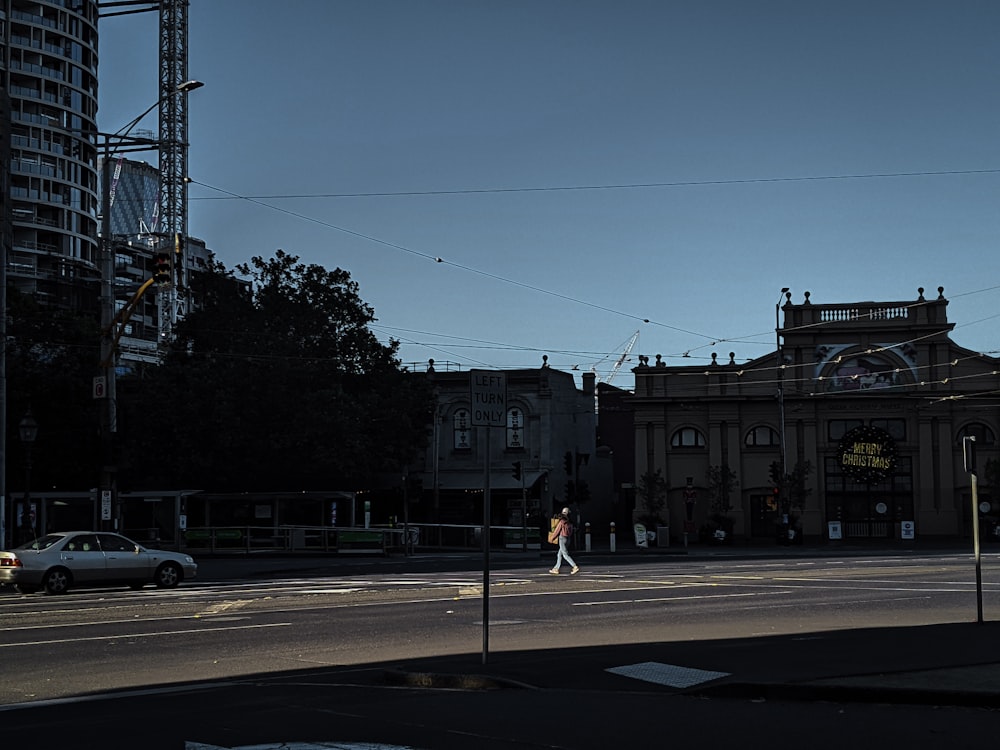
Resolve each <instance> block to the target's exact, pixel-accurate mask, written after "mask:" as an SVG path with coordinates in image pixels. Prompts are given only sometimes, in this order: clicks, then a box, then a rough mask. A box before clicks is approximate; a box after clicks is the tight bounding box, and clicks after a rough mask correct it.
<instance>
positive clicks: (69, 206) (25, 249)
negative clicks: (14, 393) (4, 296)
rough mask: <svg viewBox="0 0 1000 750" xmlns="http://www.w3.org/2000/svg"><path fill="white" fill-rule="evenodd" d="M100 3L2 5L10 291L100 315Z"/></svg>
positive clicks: (20, 0)
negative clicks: (98, 147) (97, 308)
mask: <svg viewBox="0 0 1000 750" xmlns="http://www.w3.org/2000/svg"><path fill="white" fill-rule="evenodd" d="M97 18H98V10H97V2H96V1H95V0H0V27H2V28H0V38H2V41H3V48H2V50H3V57H2V60H0V67H2V70H0V75H2V89H3V91H2V94H3V95H2V96H0V107H2V108H3V110H4V111H3V114H2V116H0V121H3V122H4V123H8V122H9V127H8V126H6V125H5V126H4V128H3V134H2V135H3V141H4V143H3V148H2V151H4V152H5V153H7V154H8V155H9V156H8V158H6V159H4V161H3V166H2V168H3V170H4V172H5V173H6V174H5V175H4V179H3V182H5V184H7V185H9V189H8V191H5V193H4V199H5V200H4V205H3V229H4V232H5V241H6V245H7V249H8V256H7V275H8V283H10V284H11V285H12V286H15V287H16V288H17V289H19V290H20V291H22V292H25V293H28V294H32V295H35V297H36V298H37V299H38V300H39V301H40V302H42V303H43V304H46V305H50V306H53V307H59V308H72V309H78V310H93V309H96V307H97V302H98V289H99V276H100V267H99V246H98V232H97V219H98V211H99V207H100V197H99V192H98V180H97V156H98V149H97V63H98V53H97V50H98V47H97V38H98V35H97Z"/></svg>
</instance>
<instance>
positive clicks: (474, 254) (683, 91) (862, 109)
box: [99, 0, 1000, 388]
mask: <svg viewBox="0 0 1000 750" xmlns="http://www.w3.org/2000/svg"><path fill="white" fill-rule="evenodd" d="M189 21H190V36H189V48H190V49H189V55H190V57H189V72H190V75H191V77H192V78H195V79H198V80H201V81H204V82H205V87H204V88H202V89H200V90H198V91H196V92H193V93H192V94H191V95H190V97H189V112H190V141H191V148H190V155H189V160H190V171H191V177H192V178H193V179H194V181H195V182H194V184H193V185H192V186H191V190H190V208H189V230H190V232H191V234H193V235H195V236H197V237H200V238H202V239H204V240H205V241H206V242H207V244H208V246H209V247H210V248H212V249H213V250H214V251H215V252H216V254H217V256H218V257H219V259H220V260H222V261H223V262H224V263H225V264H226V265H227V266H229V267H230V268H231V267H233V266H234V265H236V264H237V263H241V262H244V261H246V260H248V259H249V258H250V257H252V256H254V255H262V256H265V257H270V256H271V255H272V254H273V253H274V251H275V250H276V249H278V248H282V249H284V250H285V251H286V252H289V253H292V254H295V255H298V256H300V257H301V259H302V260H303V261H304V262H307V263H317V264H320V265H323V266H325V267H327V268H330V269H332V268H335V267H340V268H343V269H345V270H347V271H349V272H350V273H351V276H352V277H353V278H354V280H355V281H357V282H358V284H359V285H360V293H361V296H362V298H363V299H364V300H365V301H366V302H367V303H368V304H370V305H371V306H372V307H374V309H375V314H376V317H377V318H378V321H377V323H376V324H375V326H374V330H375V331H376V333H377V334H378V335H379V336H380V337H381V338H383V339H387V338H388V337H390V336H392V337H393V338H397V339H399V340H401V341H402V342H403V346H402V348H401V351H400V354H401V358H402V360H403V361H404V362H408V363H409V362H420V363H425V362H426V361H427V359H428V358H433V359H435V360H436V361H437V362H438V363H446V362H450V363H454V364H455V365H460V366H461V367H462V368H463V369H466V368H509V367H537V366H539V365H540V364H541V361H542V355H543V354H547V355H548V357H549V363H550V365H552V366H553V367H557V368H560V369H566V370H568V369H570V368H571V367H573V366H574V365H575V366H577V367H578V368H579V369H580V370H582V371H583V370H589V369H591V368H592V367H593V368H595V370H596V372H597V373H598V375H599V377H601V378H602V379H604V380H606V379H607V378H608V377H610V374H611V370H612V366H613V364H614V362H615V360H616V359H617V357H618V356H619V355H620V354H621V352H622V351H623V350H624V347H625V345H626V343H627V342H628V341H629V340H630V339H631V337H632V335H633V334H634V333H635V332H636V331H638V332H639V338H638V341H637V343H636V345H635V347H634V349H633V351H632V361H631V362H628V363H626V364H625V366H624V367H622V369H621V370H620V372H619V373H618V375H617V376H616V378H615V379H614V381H613V382H614V384H615V385H618V386H621V387H625V388H628V387H631V385H632V376H631V373H630V372H629V369H630V367H632V366H634V365H635V364H636V363H637V355H638V354H646V355H649V356H650V357H653V356H655V355H656V354H662V355H663V356H664V357H665V358H666V359H667V361H668V363H685V362H695V361H698V360H682V359H680V357H681V356H682V355H683V354H684V353H685V352H690V354H691V356H692V357H702V358H704V359H705V361H708V359H709V357H710V355H711V352H713V351H715V352H717V353H718V354H719V357H720V359H725V360H728V353H729V352H730V351H732V352H735V354H736V359H737V361H743V360H746V359H751V358H754V357H758V356H761V355H763V354H765V353H767V352H769V351H773V349H774V321H775V304H776V302H777V301H778V298H779V295H780V289H781V288H782V287H789V288H791V290H792V292H793V301H794V302H801V301H802V295H803V292H805V291H809V292H810V293H811V297H812V301H813V302H814V303H835V302H855V301H862V300H892V301H896V300H914V299H916V297H917V288H918V287H924V288H925V289H926V293H927V294H928V296H930V295H931V294H932V293H933V295H934V296H936V295H937V292H936V289H937V287H938V286H943V287H944V288H945V296H946V297H948V298H949V299H950V300H951V302H950V304H949V318H950V320H951V321H952V322H953V323H955V324H956V329H955V331H954V333H953V338H954V339H955V341H956V342H957V343H958V344H960V345H962V346H965V347H967V348H969V349H972V350H974V351H982V352H992V354H993V356H996V355H997V354H998V353H1000V304H998V303H1000V273H998V271H1000V263H998V260H997V245H998V239H1000V211H998V205H997V204H998V201H997V199H998V196H1000V138H998V135H997V134H998V133H1000V85H998V84H1000V5H998V4H997V3H996V2H995V1H994V0H983V1H981V2H980V1H978V0H955V1H954V2H943V1H935V2H929V1H924V0H907V2H890V1H889V0H881V1H879V0H875V1H872V0H865V1H857V2H856V1H854V0H841V1H839V2H828V1H822V2H821V1H818V0H817V1H812V0H787V1H785V2H780V1H769V0H753V1H752V0H656V1H650V2H646V1H645V0H603V1H597V0H503V1H501V0H493V1H491V2H486V1H480V0H284V1H283V2H281V3H274V2H271V1H269V0H191V7H190V11H189ZM156 24H157V18H156V14H142V15H137V16H131V17H122V18H108V19H106V20H104V21H103V22H102V26H101V69H100V75H101V90H100V107H101V109H100V113H99V122H100V125H101V129H102V130H105V131H113V130H116V129H117V128H118V127H120V126H121V125H122V124H124V123H126V122H128V121H129V120H131V119H132V118H133V117H134V116H135V115H136V114H138V113H139V112H141V111H142V110H144V109H145V108H146V107H148V106H149V105H150V104H151V103H152V102H153V101H155V99H156V97H157V80H158V66H157V45H158V33H157V27H156ZM143 127H147V128H151V129H155V128H156V119H155V114H154V115H151V116H150V119H148V120H146V121H144V122H143ZM150 159H155V155H150ZM233 196H239V197H233ZM437 258H440V259H442V262H437V261H436V259H437ZM647 320H648V321H649V322H644V321H647ZM675 357H676V358H678V359H675Z"/></svg>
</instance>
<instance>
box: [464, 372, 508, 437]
mask: <svg viewBox="0 0 1000 750" xmlns="http://www.w3.org/2000/svg"><path fill="white" fill-rule="evenodd" d="M469 376H470V379H469V399H470V400H471V401H472V422H471V424H472V425H473V426H474V427H505V426H506V425H507V375H506V374H505V373H502V372H495V371H490V370H471V371H470V372H469Z"/></svg>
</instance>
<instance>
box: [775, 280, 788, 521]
mask: <svg viewBox="0 0 1000 750" xmlns="http://www.w3.org/2000/svg"><path fill="white" fill-rule="evenodd" d="M791 296H792V295H791V294H790V293H789V291H788V287H787V286H784V287H782V288H781V294H780V295H779V296H778V301H777V302H776V303H775V305H774V336H775V354H774V356H775V359H776V362H777V370H776V372H777V379H778V450H779V453H780V456H779V459H778V482H779V485H778V512H779V513H781V530H782V535H783V536H784V539H783V540H782V541H785V540H787V538H788V512H787V508H786V503H787V502H788V501H787V499H786V498H785V497H784V494H785V492H787V488H786V487H785V486H784V484H785V472H786V471H787V469H786V456H785V387H784V379H785V357H784V352H783V351H782V348H781V322H780V320H779V317H778V316H779V314H780V312H781V300H782V299H784V300H786V301H791Z"/></svg>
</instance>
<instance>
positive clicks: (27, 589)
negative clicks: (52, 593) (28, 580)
mask: <svg viewBox="0 0 1000 750" xmlns="http://www.w3.org/2000/svg"><path fill="white" fill-rule="evenodd" d="M14 589H15V590H16V591H17V593H19V594H34V593H35V592H36V591H38V586H27V585H23V584H20V583H15V584H14Z"/></svg>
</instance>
